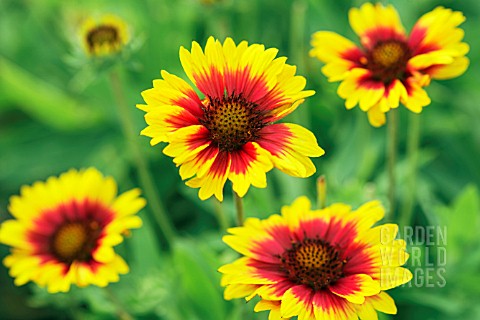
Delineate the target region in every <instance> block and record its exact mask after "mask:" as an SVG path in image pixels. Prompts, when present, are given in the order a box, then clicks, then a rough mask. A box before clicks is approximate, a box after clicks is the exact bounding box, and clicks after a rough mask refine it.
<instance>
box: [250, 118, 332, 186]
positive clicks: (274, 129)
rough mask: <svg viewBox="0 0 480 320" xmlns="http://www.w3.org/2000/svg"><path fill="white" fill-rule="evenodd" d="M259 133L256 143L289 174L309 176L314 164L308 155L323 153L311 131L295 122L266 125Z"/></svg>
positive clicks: (313, 170) (275, 163)
mask: <svg viewBox="0 0 480 320" xmlns="http://www.w3.org/2000/svg"><path fill="white" fill-rule="evenodd" d="M259 135H260V138H259V139H258V140H257V143H258V144H259V145H260V147H262V148H263V149H265V150H267V151H268V152H269V153H270V157H271V159H272V161H273V164H274V166H275V167H276V168H278V169H280V170H281V171H283V172H285V173H287V174H289V175H291V176H295V177H302V178H304V177H309V176H311V175H312V174H313V173H314V172H315V166H314V165H313V163H312V160H310V158H309V157H320V156H321V155H323V154H324V153H325V151H324V150H323V149H322V148H320V147H319V146H318V143H317V139H316V138H315V136H314V135H313V133H312V132H310V131H309V130H307V129H305V128H304V127H302V126H299V125H296V124H292V123H278V124H273V125H270V126H266V127H264V128H263V129H261V130H260V132H259Z"/></svg>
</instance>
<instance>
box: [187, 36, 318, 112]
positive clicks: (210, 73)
mask: <svg viewBox="0 0 480 320" xmlns="http://www.w3.org/2000/svg"><path fill="white" fill-rule="evenodd" d="M277 53H278V50H277V49H274V48H269V49H265V46H263V45H260V44H252V45H248V43H247V42H246V41H242V42H240V43H239V44H238V45H236V44H235V43H234V41H233V40H232V39H231V38H226V39H225V41H224V43H223V45H222V43H221V42H220V41H219V40H215V39H214V38H213V37H210V38H209V39H208V40H207V44H206V46H205V51H203V50H202V48H201V47H200V45H199V44H198V43H197V42H195V41H194V42H193V43H192V49H191V50H190V51H188V50H187V49H185V48H183V47H182V48H181V49H180V60H181V62H182V66H183V68H184V70H185V73H186V74H187V76H188V77H189V79H190V80H191V81H192V82H193V83H194V84H195V86H196V87H197V88H198V89H199V90H200V91H201V92H202V93H203V94H204V95H205V96H206V97H207V98H208V99H212V98H217V99H223V98H224V97H225V95H226V96H233V95H239V94H240V95H242V97H243V98H244V99H246V100H247V101H249V102H251V103H255V104H257V105H258V106H257V108H258V110H259V111H264V112H271V113H272V119H271V121H275V120H278V119H280V118H282V117H284V116H286V115H288V114H289V113H291V112H292V111H293V110H294V109H295V108H296V107H297V106H298V105H299V104H300V103H301V102H302V101H303V99H304V98H306V97H309V96H311V95H313V94H314V91H312V90H306V91H304V90H303V89H304V88H305V85H306V80H305V78H304V77H302V76H297V75H295V71H296V68H295V67H294V66H291V65H288V64H286V63H285V62H286V60H287V58H285V57H280V58H276V55H277ZM286 110H288V112H285V111H286Z"/></svg>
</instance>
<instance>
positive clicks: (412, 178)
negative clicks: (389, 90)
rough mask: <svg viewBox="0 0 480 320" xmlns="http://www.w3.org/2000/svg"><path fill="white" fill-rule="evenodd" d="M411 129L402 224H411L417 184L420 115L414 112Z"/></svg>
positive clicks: (410, 116)
mask: <svg viewBox="0 0 480 320" xmlns="http://www.w3.org/2000/svg"><path fill="white" fill-rule="evenodd" d="M408 120H409V127H410V128H409V130H408V140H407V155H408V176H407V179H408V180H407V193H406V200H405V205H404V207H403V208H402V213H401V216H400V226H407V225H410V223H411V222H412V215H413V207H414V205H415V194H416V185H417V163H418V149H419V144H420V115H418V114H415V113H413V112H411V113H410V115H409V119H408Z"/></svg>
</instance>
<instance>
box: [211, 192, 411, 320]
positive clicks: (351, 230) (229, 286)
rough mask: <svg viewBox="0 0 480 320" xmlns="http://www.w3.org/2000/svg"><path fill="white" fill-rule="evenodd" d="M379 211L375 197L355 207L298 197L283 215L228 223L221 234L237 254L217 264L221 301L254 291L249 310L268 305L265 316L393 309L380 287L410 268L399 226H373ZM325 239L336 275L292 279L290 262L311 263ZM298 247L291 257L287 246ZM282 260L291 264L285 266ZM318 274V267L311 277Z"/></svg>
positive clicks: (310, 317) (373, 315)
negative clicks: (316, 205)
mask: <svg viewBox="0 0 480 320" xmlns="http://www.w3.org/2000/svg"><path fill="white" fill-rule="evenodd" d="M383 216H384V209H383V207H382V206H381V205H380V203H379V202H378V201H371V202H368V203H366V204H364V205H363V206H361V207H360V208H358V209H357V210H354V211H352V210H351V208H350V207H349V206H347V205H345V204H341V203H337V204H333V205H331V206H329V207H327V208H325V209H322V210H312V209H311V205H310V202H309V200H308V199H307V198H306V197H300V198H298V199H297V200H295V201H294V202H293V203H292V205H291V206H285V207H283V208H282V214H281V215H272V216H270V217H269V218H267V219H265V220H260V219H257V218H249V219H247V220H246V221H245V224H244V226H242V227H235V228H231V229H229V230H228V232H229V233H230V234H229V235H226V236H224V237H223V241H224V242H225V243H227V244H228V245H229V246H230V247H232V248H233V249H234V250H236V251H237V252H239V253H240V254H242V255H243V257H241V258H240V259H238V260H236V261H235V262H233V263H231V264H227V265H225V266H223V267H221V268H220V269H219V271H220V272H221V273H222V281H221V285H222V286H225V287H226V289H225V299H228V300H230V299H234V298H245V299H246V300H247V301H248V300H250V299H252V298H253V297H254V296H255V295H258V296H259V297H260V301H259V302H258V303H257V305H256V306H255V309H254V310H255V311H264V310H270V314H269V319H289V318H291V317H298V319H299V320H324V319H331V320H335V319H345V320H350V319H358V317H360V318H361V319H377V318H378V316H377V311H380V312H384V313H388V314H395V313H396V307H395V303H394V302H393V300H392V298H391V297H390V296H389V295H388V294H386V293H385V292H384V291H383V290H388V289H391V288H393V287H396V286H399V285H401V284H403V283H406V282H408V281H410V280H411V278H412V274H411V273H410V271H408V270H407V269H404V268H402V267H401V266H402V265H403V264H404V263H405V262H406V260H407V259H408V254H407V253H405V247H406V243H405V241H403V240H398V239H396V235H397V232H398V226H397V225H393V224H387V225H379V226H376V227H373V225H374V224H376V223H377V222H378V221H379V220H380V219H382V218H383ZM312 239H316V240H312ZM320 240H321V241H320ZM315 241H320V242H315ZM314 243H319V244H320V246H319V247H317V249H318V250H320V251H318V252H317V253H318V255H317V254H313V253H311V252H312V251H311V250H317V249H314V248H313V247H312V244H314ZM326 244H328V245H329V246H330V245H331V246H333V247H332V248H336V249H334V250H339V251H337V252H338V254H339V255H340V257H338V259H341V260H342V261H344V262H343V264H344V265H343V267H342V268H343V271H342V276H341V277H340V278H338V279H337V280H335V282H333V283H329V284H328V285H327V286H326V287H321V288H318V287H317V288H316V289H314V288H313V287H312V286H313V284H311V282H303V281H304V278H292V272H296V271H295V270H297V269H291V266H292V265H291V263H299V264H298V265H296V267H295V268H300V269H302V268H305V267H306V265H305V263H306V262H308V261H313V260H310V259H309V258H306V256H305V255H306V254H309V253H308V252H310V253H311V254H312V259H318V258H313V257H319V256H323V257H324V258H325V256H324V254H326V253H325V251H322V250H324V248H325V245H326ZM302 245H307V246H308V248H309V249H308V251H305V250H301V251H300V252H301V256H299V258H298V259H300V260H296V261H297V262H292V260H291V258H292V257H296V256H295V255H292V254H293V252H294V251H292V250H297V249H298V248H301V247H302ZM295 252H296V251H295ZM295 254H296V253H295ZM295 259H297V258H295ZM335 259H336V258H335ZM287 260H288V261H289V264H285V261H287ZM324 262H325V263H328V261H324ZM286 270H290V271H289V272H287V271H286ZM292 270H293V271H292ZM302 270H303V269H302ZM313 270H316V271H315V272H321V271H320V270H319V269H312V271H311V272H313ZM329 270H330V272H332V271H331V270H332V269H329ZM303 276H307V277H308V275H306V274H304V273H302V277H303ZM330 276H331V273H329V277H330ZM321 278H322V274H320V273H319V274H317V275H315V276H313V278H312V279H321ZM315 281H316V280H315Z"/></svg>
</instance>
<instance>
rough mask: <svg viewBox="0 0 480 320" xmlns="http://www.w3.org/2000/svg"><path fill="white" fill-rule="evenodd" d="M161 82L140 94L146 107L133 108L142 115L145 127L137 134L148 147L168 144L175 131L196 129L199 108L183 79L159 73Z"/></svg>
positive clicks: (197, 99)
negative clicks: (161, 143) (191, 127)
mask: <svg viewBox="0 0 480 320" xmlns="http://www.w3.org/2000/svg"><path fill="white" fill-rule="evenodd" d="M162 77H163V79H160V80H154V81H153V88H152V89H148V90H145V91H143V92H142V97H143V99H144V100H145V102H146V103H147V104H146V105H143V104H139V105H137V108H139V109H141V110H143V111H145V112H146V113H147V114H146V115H145V121H146V122H147V124H148V127H147V128H145V129H144V130H143V131H142V132H141V134H142V135H145V136H147V137H150V138H152V139H151V142H150V143H151V145H155V144H157V143H159V142H169V139H168V137H169V135H170V134H172V133H173V132H175V131H176V130H178V129H180V128H184V127H188V126H193V125H198V124H199V121H198V119H199V118H200V117H201V116H202V115H203V111H202V107H203V104H202V102H201V100H200V98H199V97H198V95H197V93H196V92H195V91H194V90H193V88H192V87H191V86H190V85H189V84H188V83H186V82H185V81H184V80H183V79H181V78H179V77H177V76H175V75H172V74H170V73H168V72H166V71H162Z"/></svg>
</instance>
